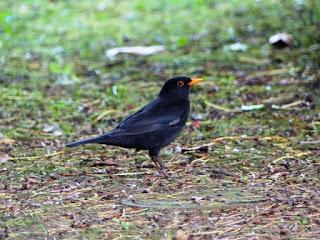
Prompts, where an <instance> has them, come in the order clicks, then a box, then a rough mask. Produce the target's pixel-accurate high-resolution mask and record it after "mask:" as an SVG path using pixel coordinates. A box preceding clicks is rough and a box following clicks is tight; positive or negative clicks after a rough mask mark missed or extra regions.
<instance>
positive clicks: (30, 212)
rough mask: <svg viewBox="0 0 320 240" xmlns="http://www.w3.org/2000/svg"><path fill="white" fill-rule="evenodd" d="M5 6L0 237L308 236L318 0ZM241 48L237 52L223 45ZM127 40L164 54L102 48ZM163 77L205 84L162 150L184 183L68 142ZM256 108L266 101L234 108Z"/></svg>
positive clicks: (96, 128)
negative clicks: (279, 40) (109, 53)
mask: <svg viewBox="0 0 320 240" xmlns="http://www.w3.org/2000/svg"><path fill="white" fill-rule="evenodd" d="M0 9H1V10H0V69H1V75H0V143H1V145H0V179H1V182H2V183H3V184H2V185H1V187H0V196H1V197H0V199H1V200H0V202H1V205H0V209H1V218H0V219H1V220H0V236H1V237H0V238H8V239H26V238H28V239H29V238H32V239H43V238H45V237H46V238H56V239H102V238H106V239H114V238H117V239H141V238H143V239H173V238H174V237H177V239H179V238H178V235H179V234H180V235H181V234H184V235H189V236H190V238H192V239H203V238H205V237H208V238H209V237H213V238H225V239H230V238H232V239H244V238H245V239H250V238H255V237H258V238H262V239H268V238H269V239H270V238H272V239H276V238H277V239H280V238H283V237H286V238H300V239H303V238H304V239H310V238H312V237H313V238H316V236H318V235H319V231H320V230H319V229H320V228H319V221H318V218H319V211H318V209H319V202H320V201H319V191H318V189H317V188H316V186H318V185H319V179H318V177H317V176H318V170H319V147H318V144H313V143H312V142H311V141H314V140H319V134H320V130H319V129H320V128H319V126H320V125H319V121H320V118H319V106H320V100H319V98H318V97H317V96H319V89H318V88H317V87H316V86H317V81H318V80H317V78H319V65H318V64H319V63H318V61H317V59H318V56H319V39H320V35H319V34H320V31H319V30H318V27H317V26H318V24H319V20H318V19H319V14H320V6H319V4H318V3H317V2H316V1H312V0H310V1H283V2H278V1H260V2H258V3H257V2H256V1H245V0H241V1H240V0H234V1H225V2H223V1H205V0H197V1H189V0H175V1H168V0H165V1H146V0H137V1H127V0H122V1H84V0H83V1H49V2H47V1H36V0H28V1H1V2H0ZM297 23H298V24H297ZM285 31H286V32H289V33H291V34H292V35H293V37H294V40H295V41H294V45H293V47H292V48H291V50H274V49H272V48H271V47H270V46H269V45H268V43H267V41H268V37H270V36H271V35H273V34H275V33H277V32H285ZM301 32H302V33H303V34H301ZM236 42H241V43H243V44H246V45H247V47H248V48H247V50H246V51H244V52H237V51H228V50H227V49H228V46H229V45H230V44H233V43H236ZM135 45H164V46H165V47H166V49H167V51H166V52H165V53H161V54H158V55H153V56H148V57H141V56H140V57H135V56H127V55H120V56H117V58H116V59H115V60H110V59H108V58H106V56H105V51H106V50H107V49H110V48H113V47H119V46H135ZM174 75H187V76H193V77H204V78H205V79H206V82H205V83H204V84H203V85H202V86H199V87H197V88H195V89H193V90H192V92H191V96H190V98H191V101H192V116H191V118H190V120H189V121H188V124H187V127H186V130H185V131H184V132H183V133H182V134H181V136H180V137H179V139H177V140H176V141H175V142H174V143H172V144H171V145H170V146H168V147H167V148H165V149H164V150H163V153H162V155H163V158H164V159H165V162H166V164H167V166H168V167H169V168H170V169H171V170H172V172H174V174H175V175H176V176H177V177H178V178H179V179H180V180H181V181H176V182H172V181H169V180H167V179H164V178H161V177H157V176H154V173H155V170H154V169H153V168H150V166H149V167H148V165H150V164H149V162H150V161H149V160H148V158H147V156H146V154H145V153H143V152H139V153H134V151H132V150H126V149H121V148H114V147H103V146H95V145H92V146H85V147H83V148H76V149H72V150H71V149H65V148H64V144H65V143H66V142H68V141H71V140H73V139H79V138H82V137H84V136H87V135H95V134H99V133H102V132H105V131H107V130H109V129H111V128H112V127H113V126H114V125H115V124H116V123H117V122H118V121H119V120H121V119H123V118H124V117H125V116H126V115H127V114H129V113H132V112H134V111H136V110H137V109H138V108H139V107H140V106H142V105H143V104H145V103H147V102H148V101H149V100H151V99H152V98H153V97H154V96H155V95H156V94H157V92H158V91H159V88H160V87H161V85H162V83H163V81H164V80H165V79H167V78H169V77H171V76H174ZM297 101H302V103H301V104H298V105H297V106H292V107H288V108H284V109H275V108H274V107H272V106H273V105H277V106H280V107H281V106H282V107H283V106H286V105H287V104H291V103H296V102H297ZM208 103H209V104H208ZM256 104H265V107H264V108H262V109H260V110H254V111H242V112H236V111H234V110H236V109H239V108H241V106H252V105H256ZM217 106H218V108H217ZM221 109H227V110H230V111H229V112H228V111H226V110H221ZM196 119H198V120H196ZM48 126H49V127H52V126H56V127H55V128H56V129H55V131H54V129H53V130H52V131H48V130H45V129H46V128H47V127H48ZM230 136H231V137H230ZM220 138H222V139H220ZM12 140H14V141H12ZM301 141H307V142H308V141H309V143H307V144H301ZM211 143H214V144H211ZM203 144H204V145H206V144H209V147H208V149H207V150H204V151H195V150H192V151H187V152H183V153H180V152H179V151H177V149H179V148H183V149H184V148H193V147H197V146H202V145H203ZM6 156H9V159H7V157H6ZM132 200H133V201H132ZM179 231H180V232H179ZM178 232H179V233H178ZM181 232H182V233H181ZM177 234H178V235H177Z"/></svg>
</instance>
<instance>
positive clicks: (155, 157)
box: [149, 149, 172, 178]
mask: <svg viewBox="0 0 320 240" xmlns="http://www.w3.org/2000/svg"><path fill="white" fill-rule="evenodd" d="M159 152H160V149H159V150H158V149H156V150H150V151H149V156H150V158H151V160H152V161H153V162H154V164H155V167H156V168H157V169H158V170H159V171H160V172H161V173H162V174H163V175H164V176H165V177H167V178H172V177H171V176H170V175H169V174H168V172H167V171H166V169H167V168H166V166H165V165H164V163H163V162H162V161H161V160H160V158H159Z"/></svg>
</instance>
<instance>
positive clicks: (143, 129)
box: [110, 101, 183, 137]
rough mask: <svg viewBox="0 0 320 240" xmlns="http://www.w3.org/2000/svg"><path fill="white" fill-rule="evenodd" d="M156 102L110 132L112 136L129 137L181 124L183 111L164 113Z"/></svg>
mask: <svg viewBox="0 0 320 240" xmlns="http://www.w3.org/2000/svg"><path fill="white" fill-rule="evenodd" d="M159 108H161V107H159V105H158V104H156V102H155V101H153V102H151V103H149V104H148V105H146V106H145V107H144V108H142V109H140V110H139V111H138V112H136V113H134V114H133V115H131V116H129V117H127V118H126V119H125V120H123V121H122V122H121V123H119V124H118V125H117V126H116V128H115V129H113V130H112V131H111V132H110V136H114V137H116V136H128V135H136V134H141V133H148V132H153V131H157V130H162V129H165V128H168V127H170V126H174V125H177V124H179V123H180V121H181V120H182V116H183V111H179V110H176V109H174V110H173V111H172V110H169V111H166V112H165V111H162V110H161V109H159Z"/></svg>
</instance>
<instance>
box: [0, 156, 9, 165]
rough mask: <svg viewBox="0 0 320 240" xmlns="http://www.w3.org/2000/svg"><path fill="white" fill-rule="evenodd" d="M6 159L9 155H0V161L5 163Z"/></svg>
mask: <svg viewBox="0 0 320 240" xmlns="http://www.w3.org/2000/svg"><path fill="white" fill-rule="evenodd" d="M8 160H9V155H8V154H3V155H0V163H5V162H7V161H8Z"/></svg>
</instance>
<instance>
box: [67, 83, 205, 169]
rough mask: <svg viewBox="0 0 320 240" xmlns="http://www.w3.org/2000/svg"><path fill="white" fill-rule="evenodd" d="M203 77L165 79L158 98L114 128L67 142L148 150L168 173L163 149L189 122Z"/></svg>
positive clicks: (76, 144)
mask: <svg viewBox="0 0 320 240" xmlns="http://www.w3.org/2000/svg"><path fill="white" fill-rule="evenodd" d="M201 81H202V79H201V78H188V77H174V78H171V79H169V80H167V81H166V82H165V84H164V85H163V87H162V89H161V91H160V93H159V95H158V97H157V98H156V99H154V100H153V101H151V102H150V103H148V104H147V105H146V106H144V107H143V108H141V109H140V110H139V111H137V112H136V113H134V114H132V115H130V116H129V117H127V118H126V119H124V120H123V121H122V122H120V123H119V124H118V125H117V126H116V127H115V128H114V129H113V130H111V131H110V132H108V133H106V134H103V135H101V136H98V137H95V138H89V139H84V140H80V141H77V142H72V143H69V144H67V145H66V146H67V147H75V146H78V145H82V144H87V143H100V144H107V145H113V146H120V147H124V148H135V149H137V150H148V151H149V156H150V158H151V160H152V161H153V162H154V163H155V165H156V167H157V168H159V169H160V170H162V171H163V172H164V173H165V175H166V172H165V170H164V169H165V166H164V164H163V162H162V161H161V160H160V159H159V152H160V150H161V148H163V147H165V146H166V145H168V144H169V143H170V142H172V141H173V140H174V139H175V138H176V137H177V135H178V134H179V133H180V132H181V130H182V129H183V127H184V126H185V124H186V121H187V118H188V115H189V111H190V101H189V89H190V87H191V86H193V85H195V84H198V83H200V82H201Z"/></svg>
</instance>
